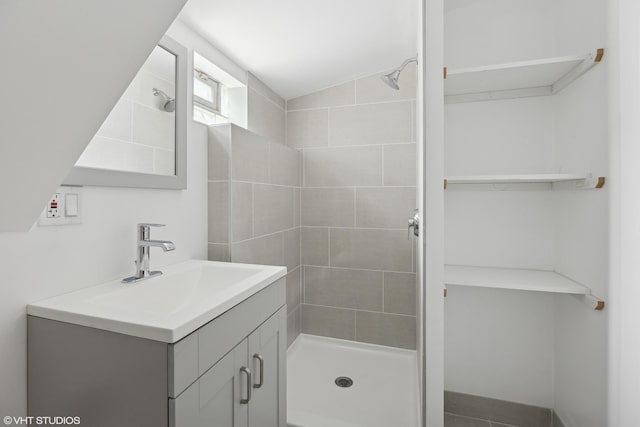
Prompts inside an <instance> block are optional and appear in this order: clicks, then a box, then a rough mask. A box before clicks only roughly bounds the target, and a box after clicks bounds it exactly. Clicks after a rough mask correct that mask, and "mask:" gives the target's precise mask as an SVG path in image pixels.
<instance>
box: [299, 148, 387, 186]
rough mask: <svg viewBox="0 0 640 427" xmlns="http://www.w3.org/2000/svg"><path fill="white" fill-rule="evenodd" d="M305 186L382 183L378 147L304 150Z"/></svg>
mask: <svg viewBox="0 0 640 427" xmlns="http://www.w3.org/2000/svg"><path fill="white" fill-rule="evenodd" d="M303 163H304V186H305V187H354V186H376V185H382V147H332V148H318V149H310V150H304V153H303Z"/></svg>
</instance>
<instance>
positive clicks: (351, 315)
mask: <svg viewBox="0 0 640 427" xmlns="http://www.w3.org/2000/svg"><path fill="white" fill-rule="evenodd" d="M415 82H416V71H415V67H413V66H410V67H407V69H406V70H405V72H404V73H403V74H402V77H401V82H400V86H401V90H400V91H394V90H392V89H390V88H388V87H387V86H386V85H384V83H383V82H382V81H381V80H380V78H379V74H375V75H371V76H368V77H365V78H361V79H358V80H353V81H350V82H347V83H344V84H341V85H338V86H334V87H331V88H328V89H325V90H322V91H319V92H315V93H312V94H309V95H305V96H302V97H299V98H295V99H291V100H288V101H287V113H286V123H287V126H286V129H287V145H288V146H289V147H292V148H295V149H297V150H299V151H300V153H301V156H302V174H301V175H302V182H301V184H302V189H301V191H300V224H301V228H300V237H301V240H300V247H301V257H302V272H303V274H302V306H301V310H302V311H301V317H300V318H299V319H295V321H296V322H298V321H300V322H301V328H302V331H303V332H305V333H309V334H316V335H324V336H330V337H335V338H343V339H350V340H356V341H362V342H368V343H375V344H381V345H388V346H396V347H403V348H410V349H414V348H415V346H416V339H415V334H416V317H415V312H416V309H415V307H416V302H415V299H416V283H415V265H414V257H413V251H414V249H413V246H414V245H413V244H412V242H411V241H410V240H408V239H407V231H406V221H407V218H409V217H410V216H411V214H412V211H413V209H414V208H415V207H416V199H415V197H416V188H415V185H416V169H415V164H416V156H415V153H416V144H415V131H414V127H415V126H414V123H415V119H414V115H415V93H416V86H415ZM293 322H294V320H292V321H291V323H293Z"/></svg>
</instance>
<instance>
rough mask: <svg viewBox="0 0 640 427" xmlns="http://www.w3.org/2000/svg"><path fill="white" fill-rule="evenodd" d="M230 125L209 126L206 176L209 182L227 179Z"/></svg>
mask: <svg viewBox="0 0 640 427" xmlns="http://www.w3.org/2000/svg"><path fill="white" fill-rule="evenodd" d="M230 139H231V129H230V125H218V126H209V144H208V150H207V151H208V153H207V156H208V164H207V167H208V174H209V180H210V181H224V180H228V179H229V155H230V149H229V144H230Z"/></svg>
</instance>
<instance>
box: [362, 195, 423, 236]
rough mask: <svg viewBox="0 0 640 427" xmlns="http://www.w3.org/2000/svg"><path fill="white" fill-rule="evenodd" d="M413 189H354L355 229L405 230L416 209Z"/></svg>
mask: <svg viewBox="0 0 640 427" xmlns="http://www.w3.org/2000/svg"><path fill="white" fill-rule="evenodd" d="M416 207H417V206H416V189H415V188H413V187H393V188H382V187H381V188H358V189H356V227H363V228H400V229H406V227H407V220H408V218H410V217H412V216H413V211H414V210H415V209H416Z"/></svg>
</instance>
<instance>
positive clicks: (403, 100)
mask: <svg viewBox="0 0 640 427" xmlns="http://www.w3.org/2000/svg"><path fill="white" fill-rule="evenodd" d="M415 101H416V98H397V99H391V100H386V101H369V102H357V99H354V103H353V104H335V105H325V106H315V107H304V108H294V109H291V110H287V113H295V112H298V111H313V110H322V109H324V108H354V107H362V106H367V105H384V104H402V103H409V102H415Z"/></svg>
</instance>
